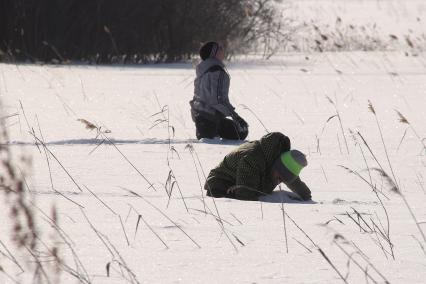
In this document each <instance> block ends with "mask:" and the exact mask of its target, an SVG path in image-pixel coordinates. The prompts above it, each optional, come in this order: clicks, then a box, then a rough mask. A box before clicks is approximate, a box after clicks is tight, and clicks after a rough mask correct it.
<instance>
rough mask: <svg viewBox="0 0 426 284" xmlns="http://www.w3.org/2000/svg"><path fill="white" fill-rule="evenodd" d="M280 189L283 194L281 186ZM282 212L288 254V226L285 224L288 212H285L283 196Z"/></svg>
mask: <svg viewBox="0 0 426 284" xmlns="http://www.w3.org/2000/svg"><path fill="white" fill-rule="evenodd" d="M279 189H280V192H281V193H283V192H284V191H283V190H282V188H281V185H279ZM281 212H282V214H283V229H284V239H285V249H286V252H287V253H288V239H287V226H286V222H285V215H286V212H285V208H284V200H283V198H282V195H281Z"/></svg>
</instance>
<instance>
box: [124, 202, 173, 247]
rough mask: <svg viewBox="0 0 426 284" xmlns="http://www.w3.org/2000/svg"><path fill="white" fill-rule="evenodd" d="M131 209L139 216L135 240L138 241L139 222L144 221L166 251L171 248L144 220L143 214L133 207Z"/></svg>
mask: <svg viewBox="0 0 426 284" xmlns="http://www.w3.org/2000/svg"><path fill="white" fill-rule="evenodd" d="M130 207H131V208H132V209H133V211H135V213H136V214H138V220H137V222H136V228H135V236H134V239H136V233H137V232H138V228H139V221H140V220H142V221H143V222H144V223H145V225H146V226H147V227H148V228H149V230H150V231H151V232H152V233H153V234H154V235H155V236H156V237H157V238H158V239H159V240H160V241H161V243H162V244H163V245H164V246H165V247H166V249H169V248H170V247H169V246H168V245H167V244H166V242H165V241H164V240H163V239H162V238H161V237H160V235H159V234H158V233H157V232H155V231H154V229H153V228H152V227H151V225H149V224H148V222H147V221H146V220H145V219H144V218H143V216H142V214H140V213H139V212H138V211H137V210H136V209H135V208H134V207H133V206H132V205H130Z"/></svg>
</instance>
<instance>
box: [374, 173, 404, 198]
mask: <svg viewBox="0 0 426 284" xmlns="http://www.w3.org/2000/svg"><path fill="white" fill-rule="evenodd" d="M371 170H373V171H376V172H378V173H379V174H380V176H382V177H383V178H384V179H385V181H386V182H387V183H388V184H389V185H390V191H392V192H395V193H397V194H399V195H401V191H400V190H399V188H398V186H397V185H396V184H395V182H394V181H393V179H392V178H391V177H390V176H389V175H388V174H387V173H386V172H385V171H384V170H383V169H380V168H371Z"/></svg>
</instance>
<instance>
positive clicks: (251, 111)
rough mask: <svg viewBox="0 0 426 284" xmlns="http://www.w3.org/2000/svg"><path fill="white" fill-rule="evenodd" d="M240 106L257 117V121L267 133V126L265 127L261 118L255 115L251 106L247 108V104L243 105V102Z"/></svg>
mask: <svg viewBox="0 0 426 284" xmlns="http://www.w3.org/2000/svg"><path fill="white" fill-rule="evenodd" d="M241 106H242V107H243V109H246V110H248V111H249V112H250V113H251V114H252V115H253V116H254V117H255V118H256V119H257V121H259V123H260V124H261V125H262V127H263V129H265V131H266V133H269V130H268V128H266V126H265V124H263V122H262V120H261V119H260V118H259V117H258V116H257V115H256V113H255V112H254V111H253V110H252V109H251V108H249V107H248V106H246V105H243V104H242V105H241Z"/></svg>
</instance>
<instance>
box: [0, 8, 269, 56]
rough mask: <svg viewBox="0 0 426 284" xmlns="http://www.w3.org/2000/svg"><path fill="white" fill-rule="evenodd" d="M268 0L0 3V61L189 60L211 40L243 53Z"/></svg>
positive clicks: (262, 22) (263, 25) (264, 17)
mask: <svg viewBox="0 0 426 284" xmlns="http://www.w3.org/2000/svg"><path fill="white" fill-rule="evenodd" d="M273 2H275V0H226V1H223V0H121V1H117V0H0V59H1V60H3V61H6V60H17V61H22V60H31V61H33V62H35V61H43V62H52V61H56V62H66V61H68V60H78V61H85V62H92V63H111V62H121V63H125V62H129V63H138V62H164V61H169V62H170V61H177V60H183V59H187V58H189V57H190V56H191V55H193V54H194V53H195V52H197V50H198V47H199V45H200V43H201V42H203V41H206V40H210V39H214V40H218V41H221V42H222V43H224V44H225V45H233V46H234V47H235V46H238V47H245V46H247V43H249V42H251V41H253V40H255V39H257V38H258V37H260V36H263V35H264V34H265V31H266V30H267V29H268V27H271V25H272V24H271V23H272V22H273V21H274V13H275V12H274V9H273Z"/></svg>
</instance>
